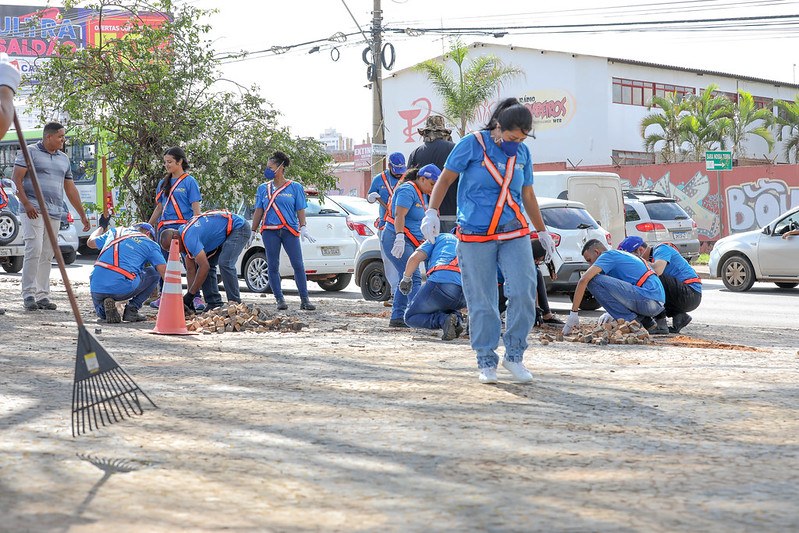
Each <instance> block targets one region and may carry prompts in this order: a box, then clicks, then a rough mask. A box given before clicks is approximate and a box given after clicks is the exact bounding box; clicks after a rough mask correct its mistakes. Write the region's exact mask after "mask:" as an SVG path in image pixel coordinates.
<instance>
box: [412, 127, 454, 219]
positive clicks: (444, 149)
mask: <svg viewBox="0 0 799 533" xmlns="http://www.w3.org/2000/svg"><path fill="white" fill-rule="evenodd" d="M416 131H418V132H419V135H421V136H422V140H423V141H424V144H423V145H422V146H419V147H418V148H416V149H415V150H414V151H413V152H411V155H410V157H409V158H408V168H412V167H416V168H422V167H423V166H425V165H429V164H431V163H432V164H434V165H435V166H437V167H438V168H444V163H445V162H446V161H447V156H449V153H450V152H451V151H452V149H453V148H454V147H455V143H454V142H452V136H451V135H450V134H451V133H452V130H451V129H449V128H447V127H446V125H445V121H444V117H442V116H440V115H430V116H429V117H427V121H426V122H425V126H424V128H419V129H418V130H416ZM457 208H458V180H457V179H456V180H455V181H454V182H453V184H452V186H451V187H450V188H449V189H448V190H447V195H446V196H445V197H444V200H443V201H442V202H441V206H440V207H439V209H438V215H439V219H440V220H441V233H448V232H450V231H451V230H452V228H454V227H455V222H456V220H457Z"/></svg>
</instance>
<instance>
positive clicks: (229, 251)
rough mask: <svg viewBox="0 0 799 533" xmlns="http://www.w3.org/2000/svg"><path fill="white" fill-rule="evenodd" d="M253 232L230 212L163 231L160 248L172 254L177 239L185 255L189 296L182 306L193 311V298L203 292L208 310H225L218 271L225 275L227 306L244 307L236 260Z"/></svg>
mask: <svg viewBox="0 0 799 533" xmlns="http://www.w3.org/2000/svg"><path fill="white" fill-rule="evenodd" d="M249 238H250V228H249V226H248V225H247V221H246V220H244V219H243V218H242V217H240V216H239V215H236V214H233V213H230V212H229V211H222V210H213V211H206V212H205V213H200V214H199V215H197V216H195V217H193V218H191V220H189V221H188V222H186V224H184V225H183V226H181V227H180V232H178V231H177V230H174V229H165V230H162V231H161V237H160V243H161V248H163V249H164V250H169V247H170V246H171V244H172V239H178V242H179V243H180V253H182V254H186V256H187V258H188V259H189V260H188V261H186V285H187V286H188V290H187V293H186V294H185V295H183V304H184V305H186V307H188V308H189V309H190V310H191V311H194V297H195V296H197V292H199V290H200V288H202V290H203V295H204V296H205V307H206V309H214V308H216V307H221V306H222V296H221V295H220V294H219V282H218V281H217V277H216V267H217V265H218V266H219V270H220V272H221V273H222V283H223V284H224V286H225V293H226V294H227V299H228V302H236V303H241V297H240V296H239V277H238V275H237V274H236V260H237V259H238V257H239V255H240V254H241V251H242V250H244V247H245V246H247V241H248V240H249Z"/></svg>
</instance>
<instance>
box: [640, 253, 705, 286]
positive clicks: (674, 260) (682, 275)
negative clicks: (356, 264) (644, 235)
mask: <svg viewBox="0 0 799 533" xmlns="http://www.w3.org/2000/svg"><path fill="white" fill-rule="evenodd" d="M659 259H662V260H663V261H666V268H665V269H664V270H663V273H664V274H667V275H669V276H671V277H673V278H677V279H678V280H679V281H685V280H687V279H699V276H697V275H696V271H695V270H694V269H693V267H692V266H691V265H690V264H688V261H686V260H685V258H684V257H683V256H681V255H680V252H679V251H677V250H675V249H674V246H672V245H671V244H669V243H664V244H658V245H657V246H655V247H653V248H652V261H657V260H659ZM686 285H688V286H689V287H691V288H692V289H693V290H695V291H696V292H699V293H701V292H702V282H701V281H695V282H693V283H687V284H686Z"/></svg>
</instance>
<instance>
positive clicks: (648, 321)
mask: <svg viewBox="0 0 799 533" xmlns="http://www.w3.org/2000/svg"><path fill="white" fill-rule="evenodd" d="M638 322H639V323H640V324H641V325H642V326H643V327H644V329H646V330H647V331H649V330H650V329H651V328H654V327H655V320H654V319H653V318H652V317H651V316H642V317H641V318H639V319H638Z"/></svg>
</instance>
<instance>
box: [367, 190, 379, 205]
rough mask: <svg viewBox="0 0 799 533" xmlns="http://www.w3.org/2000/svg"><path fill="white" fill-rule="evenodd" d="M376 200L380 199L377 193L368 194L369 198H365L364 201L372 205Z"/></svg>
mask: <svg viewBox="0 0 799 533" xmlns="http://www.w3.org/2000/svg"><path fill="white" fill-rule="evenodd" d="M378 198H380V193H379V192H370V193H369V196H367V197H366V201H367V202H369V203H370V204H373V203H375V202H376V201H377V199H378Z"/></svg>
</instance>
